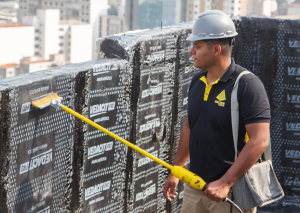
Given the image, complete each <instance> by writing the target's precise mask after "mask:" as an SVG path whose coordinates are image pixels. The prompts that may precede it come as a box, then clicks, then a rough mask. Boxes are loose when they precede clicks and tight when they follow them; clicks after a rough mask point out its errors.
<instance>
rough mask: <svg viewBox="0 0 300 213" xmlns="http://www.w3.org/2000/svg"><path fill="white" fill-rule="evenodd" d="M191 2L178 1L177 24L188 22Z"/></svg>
mask: <svg viewBox="0 0 300 213" xmlns="http://www.w3.org/2000/svg"><path fill="white" fill-rule="evenodd" d="M188 1H189V0H176V14H175V16H176V17H175V22H176V24H178V23H182V22H186V12H187V2H188Z"/></svg>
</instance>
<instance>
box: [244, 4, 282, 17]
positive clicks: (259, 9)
mask: <svg viewBox="0 0 300 213" xmlns="http://www.w3.org/2000/svg"><path fill="white" fill-rule="evenodd" d="M276 10H277V2H276V0H251V1H248V2H247V15H255V16H267V17H270V16H271V15H272V12H274V11H276Z"/></svg>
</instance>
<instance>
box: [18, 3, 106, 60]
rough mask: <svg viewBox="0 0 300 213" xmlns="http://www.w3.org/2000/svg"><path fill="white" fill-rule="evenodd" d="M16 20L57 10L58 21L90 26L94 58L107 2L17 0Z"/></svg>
mask: <svg viewBox="0 0 300 213" xmlns="http://www.w3.org/2000/svg"><path fill="white" fill-rule="evenodd" d="M17 1H18V3H19V9H18V20H22V18H23V17H24V16H36V15H37V11H38V10H39V9H57V10H58V11H59V19H60V20H69V19H76V20H79V21H81V22H86V23H88V24H90V25H91V26H92V45H93V48H92V55H93V58H95V57H96V55H95V51H94V50H95V49H96V46H95V45H96V39H97V38H98V36H99V31H100V16H101V15H106V14H107V9H108V2H107V0H101V1H99V0H88V1H79V0H17Z"/></svg>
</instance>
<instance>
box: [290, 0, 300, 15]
mask: <svg viewBox="0 0 300 213" xmlns="http://www.w3.org/2000/svg"><path fill="white" fill-rule="evenodd" d="M299 14H300V2H299V3H293V4H290V5H288V7H287V15H289V16H291V15H299Z"/></svg>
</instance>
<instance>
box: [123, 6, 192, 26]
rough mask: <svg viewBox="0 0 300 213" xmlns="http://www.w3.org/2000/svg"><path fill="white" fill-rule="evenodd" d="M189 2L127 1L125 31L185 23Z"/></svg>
mask: <svg viewBox="0 0 300 213" xmlns="http://www.w3.org/2000/svg"><path fill="white" fill-rule="evenodd" d="M186 1H187V0H127V1H126V13H125V30H137V29H141V30H142V29H147V28H155V27H160V26H161V25H163V26H166V25H172V24H176V23H180V22H182V21H185V20H184V19H185V18H184V17H185V16H186V15H185V11H186V9H184V11H182V8H185V5H186Z"/></svg>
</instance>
